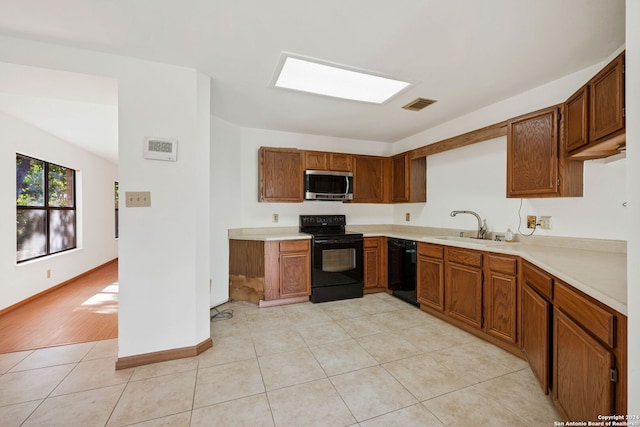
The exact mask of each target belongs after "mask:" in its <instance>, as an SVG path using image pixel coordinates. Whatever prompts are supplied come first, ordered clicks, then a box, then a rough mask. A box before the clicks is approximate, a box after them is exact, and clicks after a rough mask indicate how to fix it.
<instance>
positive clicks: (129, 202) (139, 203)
mask: <svg viewBox="0 0 640 427" xmlns="http://www.w3.org/2000/svg"><path fill="white" fill-rule="evenodd" d="M124 195H125V206H126V207H128V208H148V207H150V206H151V193H150V192H149V191H127V192H125V193H124Z"/></svg>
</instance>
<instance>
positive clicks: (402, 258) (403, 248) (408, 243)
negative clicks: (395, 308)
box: [387, 238, 420, 307]
mask: <svg viewBox="0 0 640 427" xmlns="http://www.w3.org/2000/svg"><path fill="white" fill-rule="evenodd" d="M387 245H388V247H387V249H388V251H387V256H388V259H387V261H388V263H387V268H388V273H389V276H388V284H387V286H388V287H389V290H390V291H391V294H392V295H393V296H395V297H397V298H400V299H401V300H403V301H406V302H408V303H410V304H413V305H415V306H417V307H419V306H420V304H418V299H417V296H416V257H417V247H416V242H414V241H413V240H404V239H395V238H389V239H387Z"/></svg>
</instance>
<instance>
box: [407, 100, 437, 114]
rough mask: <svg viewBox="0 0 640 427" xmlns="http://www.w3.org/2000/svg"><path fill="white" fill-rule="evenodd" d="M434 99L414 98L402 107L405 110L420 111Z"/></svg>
mask: <svg viewBox="0 0 640 427" xmlns="http://www.w3.org/2000/svg"><path fill="white" fill-rule="evenodd" d="M434 102H436V101H434V100H433V99H427V98H416V99H414V100H413V101H411V102H410V103H408V104H407V105H405V106H404V107H402V108H404V109H405V110H410V111H420V110H422V109H423V108H426V107H428V106H429V105H431V104H433V103H434Z"/></svg>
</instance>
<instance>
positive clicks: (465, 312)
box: [445, 251, 482, 329]
mask: <svg viewBox="0 0 640 427" xmlns="http://www.w3.org/2000/svg"><path fill="white" fill-rule="evenodd" d="M447 252H448V251H447ZM445 268H446V271H445V298H446V311H447V314H448V315H449V316H450V317H453V318H455V319H458V320H460V321H462V322H464V323H467V324H469V325H471V326H473V327H475V328H478V329H481V328H482V269H480V268H477V267H470V266H467V265H462V264H456V263H453V262H450V261H449V259H447V263H446V267H445Z"/></svg>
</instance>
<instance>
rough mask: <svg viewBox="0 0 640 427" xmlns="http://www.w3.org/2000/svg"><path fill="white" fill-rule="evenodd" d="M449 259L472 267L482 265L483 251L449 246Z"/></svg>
mask: <svg viewBox="0 0 640 427" xmlns="http://www.w3.org/2000/svg"><path fill="white" fill-rule="evenodd" d="M447 261H448V262H455V263H458V264H464V265H469V266H472V267H482V252H475V251H468V250H463V249H452V248H447Z"/></svg>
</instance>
